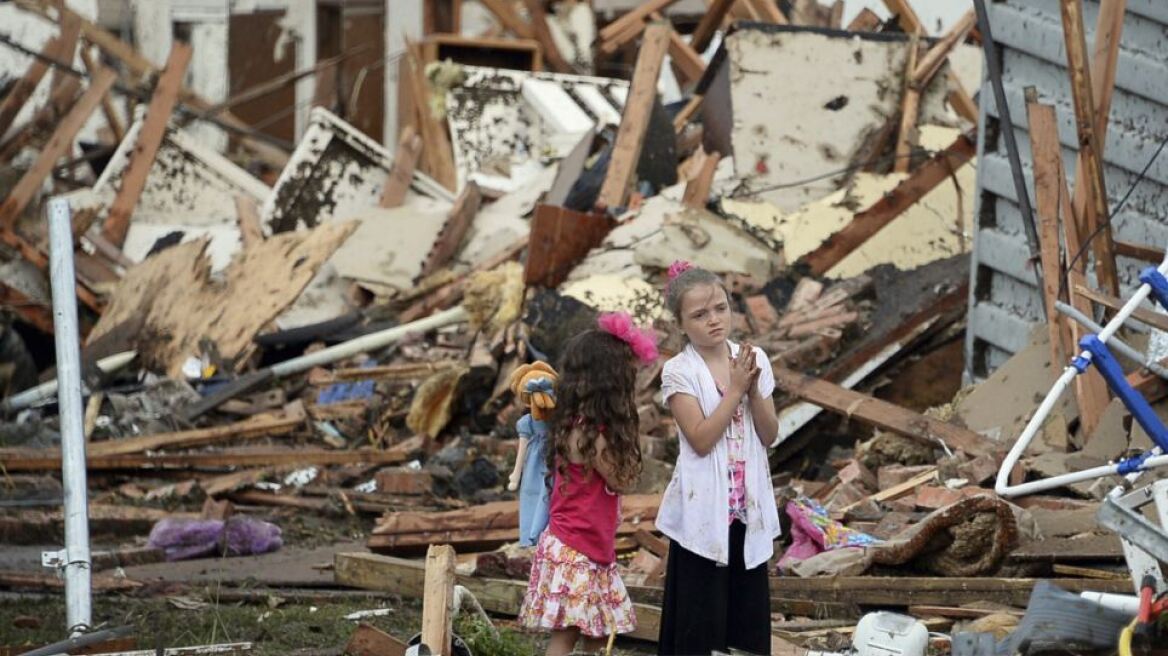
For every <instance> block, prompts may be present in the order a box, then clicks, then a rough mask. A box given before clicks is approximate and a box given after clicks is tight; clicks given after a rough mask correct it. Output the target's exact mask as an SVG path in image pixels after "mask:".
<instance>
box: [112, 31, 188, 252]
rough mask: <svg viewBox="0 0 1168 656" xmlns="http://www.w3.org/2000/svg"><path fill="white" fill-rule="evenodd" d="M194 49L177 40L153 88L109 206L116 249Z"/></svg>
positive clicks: (139, 192) (156, 149)
mask: <svg viewBox="0 0 1168 656" xmlns="http://www.w3.org/2000/svg"><path fill="white" fill-rule="evenodd" d="M193 52H194V51H193V49H192V48H191V46H190V45H189V44H186V43H183V42H182V41H175V42H174V46H173V47H172V48H171V49H170V57H169V58H168V59H167V60H166V68H165V69H164V70H163V72H162V75H161V76H160V77H159V78H158V86H157V87H155V89H154V97H153V98H151V99H150V106H149V107H148V108H147V109H146V119H145V120H144V121H143V123H142V129H141V130H139V131H138V140H137V143H135V144H134V153H133V155H131V156H130V164H129V166H128V167H127V168H126V173H125V175H123V176H122V186H121V188H120V189H118V195H117V196H116V197H115V198H114V202H113V204H112V205H110V211H109V217H108V218H107V219H106V223H105V230H104V233H105V237H106V239H108V240H109V241H110V242H111V243H112V244H114V245H115V246H121V245H122V244H123V243H125V241H126V233H128V232H129V230H130V217H131V216H132V215H133V213H134V206H135V205H137V204H138V198H139V197H141V195H142V190H143V189H145V188H146V178H147V176H148V175H149V174H150V169H151V167H153V166H154V158H155V157H156V156H157V155H158V148H159V147H160V146H161V145H162V138H163V137H164V136H165V135H166V124H167V122H168V121H169V120H170V114H171V112H173V111H174V106H175V103H177V102H178V92H179V90H180V89H181V88H182V80H183V75H185V74H186V71H187V65H188V64H190V62H191V55H192V54H193Z"/></svg>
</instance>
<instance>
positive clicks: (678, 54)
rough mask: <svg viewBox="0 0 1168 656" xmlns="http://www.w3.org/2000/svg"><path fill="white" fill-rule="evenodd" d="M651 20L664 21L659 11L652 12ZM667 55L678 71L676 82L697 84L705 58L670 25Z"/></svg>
mask: <svg viewBox="0 0 1168 656" xmlns="http://www.w3.org/2000/svg"><path fill="white" fill-rule="evenodd" d="M653 20H654V21H658V22H666V21H665V17H664V16H662V15H661V14H660V13H654V14H653ZM669 56H670V58H671V59H672V60H673V65H674V67H675V70H677V72H678V73H680V75H679V76H678V82H680V83H681V85H682V87H683V88H685V87H688V86H690V85H695V84H697V83H698V80H701V79H702V76H703V75H705V73H706V62H705V60H703V59H702V56H701V55H700V54H699V53H698V51H697V50H694V49H693V47H692V46H690V45H689V44H688V43H686V42H685V39H682V38H681V35H680V34H678V33H677V30H675V29H673V28H672V27H671V28H670V29H669Z"/></svg>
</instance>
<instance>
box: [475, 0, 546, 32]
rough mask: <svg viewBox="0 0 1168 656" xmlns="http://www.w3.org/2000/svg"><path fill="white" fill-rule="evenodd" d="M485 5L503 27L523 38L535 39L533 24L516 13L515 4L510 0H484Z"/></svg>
mask: <svg viewBox="0 0 1168 656" xmlns="http://www.w3.org/2000/svg"><path fill="white" fill-rule="evenodd" d="M482 3H483V6H485V7H486V8H487V9H488V10H490V12H491V13H492V14H494V15H495V18H498V19H499V22H500V23H502V24H503V27H504V28H505V29H506V30H508V31H509V32H511V33H512V34H514V35H515V36H517V37H519V38H521V39H534V38H535V32H534V31H532V29H531V25H530V24H529V23H528V22H527V21H525V20H524V19H523V17H521V16H520V15H519V14H518V13H516V11H515V8H514V6H513V5H512V4H511V3H510V2H509V1H508V0H482Z"/></svg>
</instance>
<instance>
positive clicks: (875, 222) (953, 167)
mask: <svg viewBox="0 0 1168 656" xmlns="http://www.w3.org/2000/svg"><path fill="white" fill-rule="evenodd" d="M975 141H976V139H974V135H973V133H971V132H967V133H963V134H961V135H960V136H958V137H957V140H956V141H954V142H953V143H952V144H950V145H949V147H948V148H946V149H945V150H943V151H941V152H939V153H937V154H936V155H934V156H933V157H932V158H931V159H929V161H927V162H925V163H924V164H922V165H921V166H920V167H919V168H917V170H915V171H913V172H912V173H911V174H910V175H909V177H907V178H905V179H904V180H903V181H901V183H900V184H898V185H896V188H895V189H893V190H892V191H891V192H889V193H887V194H885V195H884V196H883V197H882V198H881V199H880V200H878V201H876V203H875V204H873V205H872V206H871V207H869V208H868V209H866V210H864V211H862V212H859V213H858V214H856V215H855V216H854V217H852V220H851V221H850V222H849V223H848V224H847V225H846V226H844V227H843V228H842V229H840V231H839V232H836V233H835V234H833V235H831V236H830V237H828V238H827V239H826V240H825V241H824V242H823V244H821V245H820V246H819V247H818V248H816V249H815V250H813V251H811V252H810V253H808V254H806V255H804V256H803V257H802V258H801V260H800V261H801V262H802V263H803V264H806V265H807V266H808V268H809V269H810V270H811V273H812V274H813V275H817V276H821V275H823V274H825V273H827V272H828V271H830V270H831V268H832V267H834V266H835V265H836V264H839V263H840V262H841V261H842V260H843V259H844V258H845V257H847V256H848V255H849V254H851V252H852V251H854V250H856V249H857V248H859V247H860V246H861V245H863V244H864V242H866V241H867V240H868V239H869V238H871V237H872V235H874V234H876V233H877V232H879V231H880V230H881V229H883V228H884V227H885V226H887V225H888V224H889V223H891V222H892V221H893V219H895V218H896V217H898V216H900V215H901V213H903V212H904V211H905V210H907V209H908V208H909V207H912V206H913V205H915V204H916V203H917V201H919V200H920V199H921V198H923V197H924V196H925V195H926V194H928V193H929V192H930V191H932V190H933V189H934V188H936V187H937V185H939V184H941V183H942V182H944V181H945V180H948V179H950V178H951V177H952V176H953V175H954V173H956V172H957V169H959V168H961V167H962V166H963V165H964V164H965V163H966V162H968V161H969V160H970V159H971V158H972V157H973V156H974V155H975V154H976V152H977V145H976V143H975Z"/></svg>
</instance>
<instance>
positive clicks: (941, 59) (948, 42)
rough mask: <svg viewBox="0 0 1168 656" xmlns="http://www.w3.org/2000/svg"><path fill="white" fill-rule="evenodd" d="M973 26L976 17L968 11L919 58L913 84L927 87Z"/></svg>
mask: <svg viewBox="0 0 1168 656" xmlns="http://www.w3.org/2000/svg"><path fill="white" fill-rule="evenodd" d="M975 25H977V15H976V14H975V13H974V11H973V10H972V9H970V10H969V11H967V12H965V14H964V15H962V16H961V19H960V20H958V21H957V22H956V23H954V25H953V27H951V28H949V31H948V32H946V33H945V36H944V37H942V38H941V40H940V41H938V42H937V43H936V44H935V45H933V47H932V48H929V51H928V52H927V53H925V56H924V57H922V58H921V61H920V62H919V63H918V64H917V66H916V68H915V69H913V73H912V81H913V84H914V85H916V86H917V87H918V88H921V89H923V88H924V87H925V86H927V85H928V84H929V81H930V80H932V79H933V77H934V76H935V75H936V74H937V71H939V70H941V65H942V64H944V63H945V60H947V59H948V58H949V53H951V52H953V49H954V48H956V47H957V44H959V43H962V42H963V41H965V37H967V36H969V32H970V31H971V30H972V29H973V27H974V26H975Z"/></svg>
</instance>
